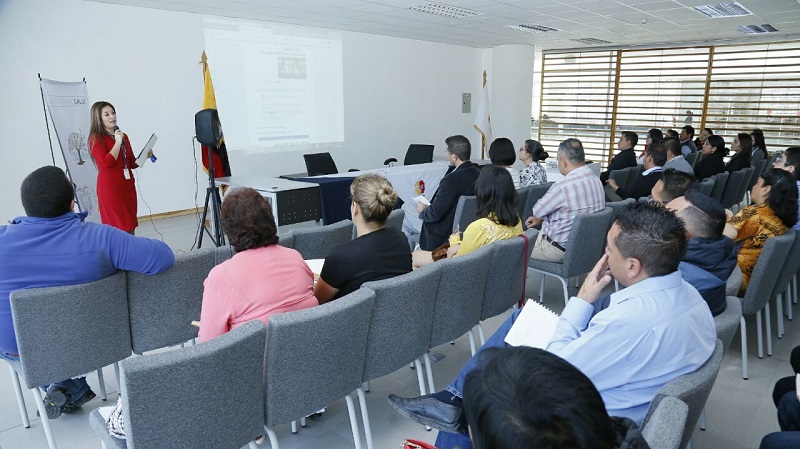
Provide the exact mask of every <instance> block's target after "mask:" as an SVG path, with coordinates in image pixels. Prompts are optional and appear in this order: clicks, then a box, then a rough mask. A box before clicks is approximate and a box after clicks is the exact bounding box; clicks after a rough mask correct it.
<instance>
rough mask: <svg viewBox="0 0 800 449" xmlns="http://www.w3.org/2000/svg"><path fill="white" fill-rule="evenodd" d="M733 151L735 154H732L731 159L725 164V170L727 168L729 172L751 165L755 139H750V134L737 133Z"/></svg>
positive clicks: (732, 147) (732, 146)
mask: <svg viewBox="0 0 800 449" xmlns="http://www.w3.org/2000/svg"><path fill="white" fill-rule="evenodd" d="M731 151H733V156H731V159H730V160H729V161H728V162H727V163H726V164H725V170H727V171H728V173H731V172H735V171H739V170H744V169H745V168H747V167H750V153H752V152H753V140H752V139H750V134H747V133H739V134H737V135H736V137H734V138H733V143H732V144H731Z"/></svg>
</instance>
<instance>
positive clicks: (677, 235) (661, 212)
mask: <svg viewBox="0 0 800 449" xmlns="http://www.w3.org/2000/svg"><path fill="white" fill-rule="evenodd" d="M616 224H617V226H619V228H620V233H619V235H618V236H617V238H616V240H615V244H616V245H617V248H618V249H619V252H620V254H622V257H625V258H628V257H632V258H634V259H638V260H639V262H641V264H642V268H644V271H645V272H647V274H648V275H649V276H650V277H652V276H661V275H665V274H669V273H672V272H674V271H675V270H677V269H678V263H680V261H681V259H683V256H684V254H686V227H684V225H683V222H682V221H681V220H680V219H678V217H676V216H675V214H674V213H673V212H672V211H671V210H669V209H667V208H664V207H661V206H658V205H655V204H652V203H649V202H639V203H634V204H631V205H630V206H626V207H624V208H622V209H620V211H619V213H618V214H617V221H616Z"/></svg>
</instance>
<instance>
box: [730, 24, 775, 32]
mask: <svg viewBox="0 0 800 449" xmlns="http://www.w3.org/2000/svg"><path fill="white" fill-rule="evenodd" d="M736 29H737V30H738V31H739V32H740V33H744V34H761V33H777V32H778V29H777V28H775V27H774V26H772V25H770V24H768V23H765V24H763V25H741V26H738V27H736Z"/></svg>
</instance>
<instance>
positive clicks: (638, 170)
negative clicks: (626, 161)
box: [620, 165, 644, 199]
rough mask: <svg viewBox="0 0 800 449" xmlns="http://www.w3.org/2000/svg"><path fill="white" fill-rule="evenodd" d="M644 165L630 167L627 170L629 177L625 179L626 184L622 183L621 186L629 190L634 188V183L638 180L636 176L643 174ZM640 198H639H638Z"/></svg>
mask: <svg viewBox="0 0 800 449" xmlns="http://www.w3.org/2000/svg"><path fill="white" fill-rule="evenodd" d="M643 168H644V167H642V166H641V165H636V166H634V167H628V168H626V169H625V170H628V179H626V180H625V185H624V186H623V185H620V187H622V188H624V189H625V190H627V191H630V190H631V188H633V183H634V182H636V178H638V177H639V175H641V174H642V169H643ZM637 199H638V198H637Z"/></svg>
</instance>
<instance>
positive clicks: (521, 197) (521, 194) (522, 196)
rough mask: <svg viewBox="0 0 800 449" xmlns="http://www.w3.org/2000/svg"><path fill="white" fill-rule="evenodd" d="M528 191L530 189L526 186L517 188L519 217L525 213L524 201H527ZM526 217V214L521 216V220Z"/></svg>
mask: <svg viewBox="0 0 800 449" xmlns="http://www.w3.org/2000/svg"><path fill="white" fill-rule="evenodd" d="M529 192H530V189H529V188H528V187H522V188H520V189H517V215H518V216H520V217H522V216H523V214H525V203H526V202H527V201H528V193H529ZM526 218H528V216H527V215H526V216H525V217H522V221H525V219H526Z"/></svg>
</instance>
